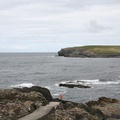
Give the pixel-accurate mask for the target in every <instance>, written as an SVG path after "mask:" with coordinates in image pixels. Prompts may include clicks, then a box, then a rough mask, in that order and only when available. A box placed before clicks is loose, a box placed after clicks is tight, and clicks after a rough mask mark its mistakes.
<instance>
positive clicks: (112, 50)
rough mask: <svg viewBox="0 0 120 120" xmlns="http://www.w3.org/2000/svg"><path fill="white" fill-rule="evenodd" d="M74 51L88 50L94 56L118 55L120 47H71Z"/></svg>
mask: <svg viewBox="0 0 120 120" xmlns="http://www.w3.org/2000/svg"><path fill="white" fill-rule="evenodd" d="M71 49H75V50H78V51H79V50H88V51H91V52H94V53H96V54H120V46H82V47H73V48H71Z"/></svg>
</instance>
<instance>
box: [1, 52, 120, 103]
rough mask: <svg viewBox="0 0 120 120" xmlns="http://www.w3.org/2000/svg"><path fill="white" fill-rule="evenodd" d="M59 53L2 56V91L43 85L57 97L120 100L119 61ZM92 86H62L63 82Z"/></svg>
mask: <svg viewBox="0 0 120 120" xmlns="http://www.w3.org/2000/svg"><path fill="white" fill-rule="evenodd" d="M55 55H57V53H1V54H0V88H11V87H23V86H28V87H30V86H32V85H38V86H44V87H47V88H49V89H50V91H51V93H52V95H53V96H54V97H58V96H59V94H60V93H61V94H63V99H65V100H72V101H75V102H86V101H89V100H92V99H98V98H99V97H101V96H107V97H112V98H117V99H120V95H119V92H120V58H65V57H56V56H55ZM67 81H69V82H73V83H75V84H76V83H77V84H84V85H88V86H91V88H89V89H83V88H82V89H81V88H73V89H70V88H64V87H59V86H58V85H59V83H61V82H67Z"/></svg>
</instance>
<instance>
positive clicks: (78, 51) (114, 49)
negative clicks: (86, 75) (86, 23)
mask: <svg viewBox="0 0 120 120" xmlns="http://www.w3.org/2000/svg"><path fill="white" fill-rule="evenodd" d="M58 56H64V57H82V58H84V57H90V58H112V57H114V58H120V46H82V47H71V48H64V49H61V50H60V51H58Z"/></svg>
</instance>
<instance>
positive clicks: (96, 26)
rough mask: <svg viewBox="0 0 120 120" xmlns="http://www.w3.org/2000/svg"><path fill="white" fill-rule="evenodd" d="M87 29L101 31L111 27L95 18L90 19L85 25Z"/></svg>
mask: <svg viewBox="0 0 120 120" xmlns="http://www.w3.org/2000/svg"><path fill="white" fill-rule="evenodd" d="M87 29H88V31H89V32H101V31H104V30H108V29H112V28H111V27H109V26H105V25H101V24H99V23H98V22H97V21H95V20H91V21H90V22H89V24H88V25H87Z"/></svg>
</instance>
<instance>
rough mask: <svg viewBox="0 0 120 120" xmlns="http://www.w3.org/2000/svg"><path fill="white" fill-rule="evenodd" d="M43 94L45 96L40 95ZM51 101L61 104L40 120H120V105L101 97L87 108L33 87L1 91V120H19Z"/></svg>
mask: <svg viewBox="0 0 120 120" xmlns="http://www.w3.org/2000/svg"><path fill="white" fill-rule="evenodd" d="M41 91H42V92H41ZM49 101H58V102H61V103H60V105H59V106H58V107H55V108H54V109H52V111H50V113H49V114H47V115H45V116H43V117H42V118H40V119H39V120H120V101H119V100H116V99H111V98H106V97H101V98H99V100H98V101H89V102H87V103H85V104H80V103H74V102H71V101H63V100H62V101H61V100H60V99H53V98H52V96H51V94H50V92H49V90H47V89H46V88H41V87H37V86H34V87H32V88H22V89H20V88H16V89H6V90H0V120H18V119H19V118H21V117H23V116H26V115H28V114H30V113H32V112H33V111H35V110H36V109H37V108H40V107H41V106H42V107H41V109H43V106H44V105H46V104H48V103H49Z"/></svg>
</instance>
